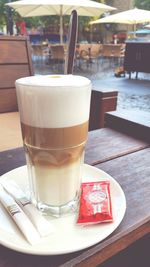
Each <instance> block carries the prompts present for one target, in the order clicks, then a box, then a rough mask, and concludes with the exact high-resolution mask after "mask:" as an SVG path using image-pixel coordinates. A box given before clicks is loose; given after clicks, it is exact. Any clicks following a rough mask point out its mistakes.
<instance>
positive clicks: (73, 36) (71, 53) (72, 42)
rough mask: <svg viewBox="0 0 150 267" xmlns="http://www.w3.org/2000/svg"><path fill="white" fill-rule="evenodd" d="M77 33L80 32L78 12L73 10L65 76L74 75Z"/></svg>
mask: <svg viewBox="0 0 150 267" xmlns="http://www.w3.org/2000/svg"><path fill="white" fill-rule="evenodd" d="M77 31H78V15H77V11H76V10H73V11H72V12H71V17H70V22H69V33H68V47H67V53H66V60H65V74H72V73H73V65H74V57H75V49H76V41H77Z"/></svg>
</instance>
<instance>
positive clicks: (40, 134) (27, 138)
mask: <svg viewBox="0 0 150 267" xmlns="http://www.w3.org/2000/svg"><path fill="white" fill-rule="evenodd" d="M21 127H22V135H23V141H24V143H25V144H26V145H30V146H32V147H37V148H42V149H44V148H45V149H61V148H68V147H74V146H78V145H79V144H82V143H84V142H85V141H86V139H87V133H88V121H87V122H85V123H82V124H80V125H76V126H72V127H65V128H39V127H32V126H29V125H26V124H24V123H21Z"/></svg>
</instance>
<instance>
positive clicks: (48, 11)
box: [6, 0, 116, 43]
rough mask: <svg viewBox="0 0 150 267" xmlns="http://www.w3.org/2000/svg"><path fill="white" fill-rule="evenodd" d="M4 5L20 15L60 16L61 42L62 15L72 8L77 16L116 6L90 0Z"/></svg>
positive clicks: (41, 0)
mask: <svg viewBox="0 0 150 267" xmlns="http://www.w3.org/2000/svg"><path fill="white" fill-rule="evenodd" d="M6 5H9V6H10V7H12V8H14V9H15V10H16V11H17V12H18V13H19V14H20V15H21V16H22V17H34V16H45V15H59V16H60V41H61V43H62V42H63V16H64V15H70V14H71V11H72V10H73V9H74V10H76V11H77V13H78V16H100V15H101V14H102V13H104V12H105V11H111V10H115V9H116V8H113V7H110V6H108V5H104V4H101V3H97V2H94V1H91V0H22V1H16V2H11V3H8V4H6Z"/></svg>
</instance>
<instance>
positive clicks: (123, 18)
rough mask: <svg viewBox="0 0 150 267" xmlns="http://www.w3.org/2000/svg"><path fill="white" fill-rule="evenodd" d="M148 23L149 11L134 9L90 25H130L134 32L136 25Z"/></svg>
mask: <svg viewBox="0 0 150 267" xmlns="http://www.w3.org/2000/svg"><path fill="white" fill-rule="evenodd" d="M149 21H150V11H148V10H143V9H138V8H134V9H130V10H127V11H123V12H119V13H116V14H113V15H110V16H107V17H105V18H102V19H98V20H95V21H92V22H91V23H90V24H97V23H122V24H132V25H134V31H135V30H136V24H141V23H144V22H149Z"/></svg>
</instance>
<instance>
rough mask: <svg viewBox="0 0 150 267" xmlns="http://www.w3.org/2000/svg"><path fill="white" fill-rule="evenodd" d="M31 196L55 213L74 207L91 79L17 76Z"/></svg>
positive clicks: (82, 159) (86, 126)
mask: <svg viewBox="0 0 150 267" xmlns="http://www.w3.org/2000/svg"><path fill="white" fill-rule="evenodd" d="M16 90H17V98H18V105H19V111H20V120H21V127H22V136H23V142H24V147H25V152H26V159H27V166H28V172H29V179H30V185H31V192H32V200H33V202H34V203H35V204H36V205H37V206H38V208H39V209H41V210H43V211H44V212H46V213H50V214H51V213H52V214H54V215H59V214H60V213H63V212H65V210H67V208H68V207H73V208H74V206H76V203H77V201H78V198H79V194H80V185H81V176H82V173H81V170H82V164H83V161H84V148H85V144H86V140H87V133H88V120H89V109H90V95H91V82H90V81H89V80H88V79H87V78H84V77H81V76H74V75H59V76H56V75H55V76H54V75H53V76H52V75H49V76H48V75H46V76H32V77H26V78H21V79H19V80H17V81H16Z"/></svg>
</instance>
